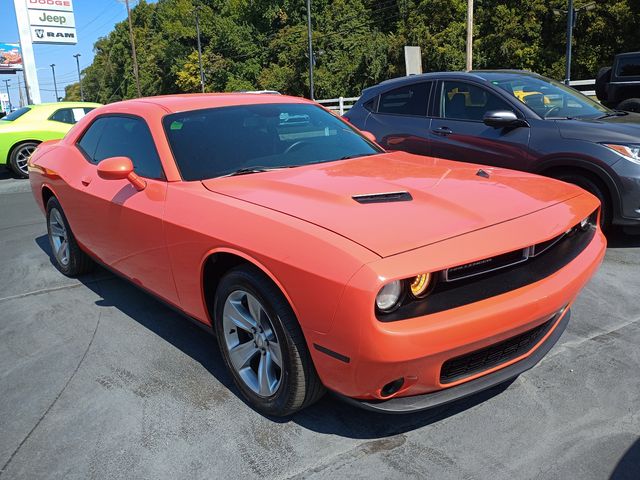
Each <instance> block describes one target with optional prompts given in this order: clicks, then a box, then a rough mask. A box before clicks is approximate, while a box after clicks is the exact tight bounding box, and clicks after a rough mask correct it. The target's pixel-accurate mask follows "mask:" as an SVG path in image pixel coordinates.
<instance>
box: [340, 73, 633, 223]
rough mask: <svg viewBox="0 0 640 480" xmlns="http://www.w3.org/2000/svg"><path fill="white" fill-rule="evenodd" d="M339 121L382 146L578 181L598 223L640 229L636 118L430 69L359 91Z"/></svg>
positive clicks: (534, 87) (547, 84) (535, 88)
mask: <svg viewBox="0 0 640 480" xmlns="http://www.w3.org/2000/svg"><path fill="white" fill-rule="evenodd" d="M345 117H346V118H347V119H348V120H349V121H350V122H351V123H352V124H353V125H355V126H357V127H358V128H360V129H361V130H367V131H369V132H371V133H373V134H374V135H375V137H376V138H377V140H378V142H379V143H380V144H381V145H382V146H383V147H384V148H385V149H388V150H405V151H408V152H412V153H417V154H421V155H429V156H433V157H440V158H448V159H451V160H459V161H463V162H472V163H479V164H484V165H493V166H497V167H506V168H512V169H516V170H524V171H527V172H534V173H538V174H541V175H547V176H549V177H553V178H557V179H560V180H564V181H566V182H570V183H574V184H576V185H579V186H580V187H582V188H584V189H585V190H587V191H589V192H591V193H593V194H594V195H595V196H597V197H598V198H599V199H600V201H601V202H602V205H603V209H602V212H603V215H602V223H603V226H608V225H609V224H611V223H613V224H616V225H622V226H627V227H638V226H640V115H638V114H635V113H628V112H622V111H614V110H610V109H608V108H606V107H604V106H602V105H600V104H599V103H597V102H595V101H593V100H591V99H590V98H588V97H586V96H584V95H582V94H581V93H579V92H577V91H576V90H574V89H572V88H568V87H565V86H564V85H562V84H561V83H558V82H556V81H553V80H550V79H548V78H545V77H542V76H540V75H536V74H532V73H529V72H523V71H511V70H495V71H472V72H468V73H467V72H451V73H427V74H423V75H414V76H409V77H403V78H397V79H393V80H388V81H386V82H382V83H380V84H379V85H376V86H374V87H371V88H368V89H366V90H364V91H363V92H362V96H361V97H360V99H359V100H358V102H357V103H356V105H354V107H353V108H352V109H351V110H349V112H348V113H347V114H346V115H345Z"/></svg>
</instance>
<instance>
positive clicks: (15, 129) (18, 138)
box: [0, 102, 100, 178]
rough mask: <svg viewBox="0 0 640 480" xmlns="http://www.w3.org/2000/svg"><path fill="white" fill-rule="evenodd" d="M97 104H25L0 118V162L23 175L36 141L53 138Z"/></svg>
mask: <svg viewBox="0 0 640 480" xmlns="http://www.w3.org/2000/svg"><path fill="white" fill-rule="evenodd" d="M99 106H100V104H99V103H87V102H58V103H42V104H40V105H29V106H27V107H24V108H20V109H18V110H16V111H14V112H11V113H10V114H8V115H7V116H5V117H3V118H0V165H2V164H5V165H7V166H8V167H9V168H11V170H13V172H14V173H15V174H16V175H17V176H18V177H20V178H27V176H28V175H29V173H28V171H27V161H28V160H29V157H30V156H31V154H32V153H33V152H34V151H35V149H36V147H37V146H38V144H39V143H41V142H44V141H46V140H57V139H60V138H62V137H64V136H65V134H66V133H67V132H68V131H69V129H70V128H71V127H72V126H73V125H74V124H75V123H76V122H77V121H78V120H80V119H81V118H82V117H84V116H85V115H86V114H87V113H88V112H90V111H91V110H93V109H94V108H97V107H99Z"/></svg>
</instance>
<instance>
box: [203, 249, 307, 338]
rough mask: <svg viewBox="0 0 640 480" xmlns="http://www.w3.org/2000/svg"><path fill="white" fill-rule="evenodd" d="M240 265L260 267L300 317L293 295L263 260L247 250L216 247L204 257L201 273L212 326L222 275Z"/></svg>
mask: <svg viewBox="0 0 640 480" xmlns="http://www.w3.org/2000/svg"><path fill="white" fill-rule="evenodd" d="M239 265H253V266H254V267H256V268H257V269H259V270H260V271H261V272H262V273H263V274H264V275H265V276H266V277H267V278H268V279H269V280H271V282H272V283H273V284H274V285H275V286H276V288H278V290H280V292H281V293H282V295H284V297H285V299H286V300H287V302H288V303H289V306H290V307H291V309H292V310H293V312H294V314H295V315H296V318H300V317H299V315H298V311H297V309H296V307H295V304H294V303H293V301H292V300H291V297H290V296H289V294H288V293H287V291H286V289H285V288H284V286H283V285H282V284H281V283H280V282H279V281H278V279H277V278H276V276H275V275H274V274H273V273H272V272H271V271H270V270H269V269H268V268H267V267H266V266H265V265H264V264H263V263H261V262H259V261H258V260H257V259H255V258H253V257H251V256H250V255H248V254H246V253H245V252H241V251H239V250H235V249H232V248H216V249H213V250H209V251H208V252H207V253H206V254H205V255H204V258H203V261H202V267H201V273H200V286H201V288H200V293H201V295H202V302H203V305H204V307H205V308H204V310H205V312H206V314H207V319H208V321H209V323H210V324H211V326H213V321H214V316H213V312H214V300H215V293H216V291H217V289H218V285H219V284H220V280H222V277H223V276H224V275H225V274H226V273H227V272H228V271H229V270H231V269H232V268H235V267H237V266H239Z"/></svg>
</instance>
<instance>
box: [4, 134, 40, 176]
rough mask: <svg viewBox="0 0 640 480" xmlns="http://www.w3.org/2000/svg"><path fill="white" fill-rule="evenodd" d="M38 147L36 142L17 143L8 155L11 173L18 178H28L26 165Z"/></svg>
mask: <svg viewBox="0 0 640 480" xmlns="http://www.w3.org/2000/svg"><path fill="white" fill-rule="evenodd" d="M37 147H38V142H23V143H19V144H18V145H16V146H15V147H13V149H12V150H11V155H9V166H10V167H11V170H13V173H14V174H16V175H17V176H18V177H19V178H28V177H29V170H28V168H27V166H28V165H27V163H28V161H29V158H30V157H31V155H32V154H33V152H34V151H35V150H36V148H37Z"/></svg>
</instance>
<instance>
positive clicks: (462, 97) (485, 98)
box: [440, 81, 513, 122]
mask: <svg viewBox="0 0 640 480" xmlns="http://www.w3.org/2000/svg"><path fill="white" fill-rule="evenodd" d="M441 93H442V95H441V96H440V116H441V117H443V118H451V119H454V120H472V121H478V122H481V121H482V117H484V114H485V113H487V112H489V111H491V110H510V111H513V107H512V106H511V105H509V104H508V103H507V102H506V101H504V100H502V99H501V98H500V97H498V96H497V95H495V94H493V93H491V92H489V91H487V90H485V89H484V88H482V87H478V86H476V85H472V84H470V83H465V82H453V81H444V82H442V92H441Z"/></svg>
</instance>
